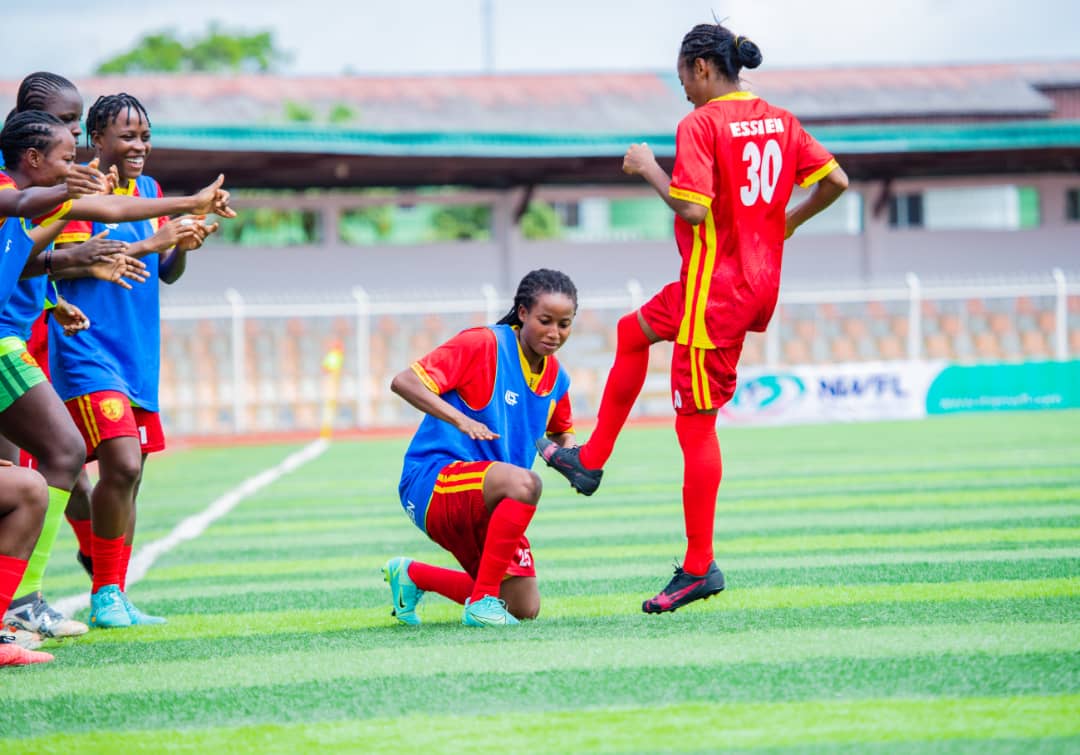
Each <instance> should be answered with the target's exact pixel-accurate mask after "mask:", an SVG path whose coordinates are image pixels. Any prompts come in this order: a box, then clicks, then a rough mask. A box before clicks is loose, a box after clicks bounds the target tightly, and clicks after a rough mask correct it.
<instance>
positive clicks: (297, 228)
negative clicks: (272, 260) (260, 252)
mask: <svg viewBox="0 0 1080 755" xmlns="http://www.w3.org/2000/svg"><path fill="white" fill-rule="evenodd" d="M319 227H320V219H319V213H318V212H316V211H314V210H282V209H276V208H272V207H240V208H237V210H236V219H234V220H230V221H229V222H228V223H222V224H221V231H220V233H219V234H218V236H219V240H220V241H221V242H224V243H227V244H237V245H239V246H273V247H280V246H305V245H310V244H317V243H319V239H320V232H319Z"/></svg>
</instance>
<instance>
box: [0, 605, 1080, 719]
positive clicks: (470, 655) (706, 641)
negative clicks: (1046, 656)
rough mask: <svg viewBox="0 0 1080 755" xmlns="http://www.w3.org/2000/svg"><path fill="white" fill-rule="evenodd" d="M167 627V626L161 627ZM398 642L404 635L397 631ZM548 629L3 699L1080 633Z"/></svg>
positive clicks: (263, 659) (933, 650)
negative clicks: (509, 664) (556, 636)
mask: <svg viewBox="0 0 1080 755" xmlns="http://www.w3.org/2000/svg"><path fill="white" fill-rule="evenodd" d="M159 634H164V632H161V633H159ZM397 637H398V638H399V641H400V639H401V635H400V633H399V634H398V635H397ZM541 638H542V629H541V630H537V628H536V626H535V625H533V626H531V627H528V628H527V629H525V631H516V633H515V634H511V633H509V632H506V633H501V634H499V635H495V636H492V638H491V639H492V640H493V641H488V642H483V643H472V644H470V645H469V648H468V652H467V653H465V652H462V648H461V647H460V646H459V645H456V644H442V645H437V646H427V647H426V648H425V651H424V652H422V653H421V652H402V650H401V648H400V647H396V646H393V645H391V646H381V645H380V646H378V647H374V648H361V649H357V650H356V651H354V652H342V651H341V649H340V648H333V649H328V650H327V649H321V648H320V649H314V650H308V651H302V650H298V651H290V652H286V653H259V654H253V655H248V654H240V655H232V656H229V657H221V658H210V659H196V660H183V661H167V662H158V663H155V664H153V669H154V673H153V674H146V673H144V666H143V664H142V663H134V664H125V663H116V664H109V665H107V666H105V667H96V668H84V667H79V668H68V669H65V668H63V666H62V664H58V665H55V666H47V667H45V668H43V669H42V670H41V676H40V678H38V679H37V680H36V683H35V684H33V685H12V688H11V689H0V700H3V699H7V700H10V701H12V703H15V702H16V701H23V702H26V701H29V700H47V699H48V698H49V697H51V696H53V695H58V694H67V693H79V692H86V693H92V692H93V691H94V690H98V689H108V690H110V692H113V693H126V692H133V693H134V692H154V691H159V690H174V691H175V690H185V689H186V690H196V689H215V688H222V687H257V686H260V685H262V684H265V683H266V682H267V673H268V670H269V669H272V670H273V671H272V673H273V681H274V683H276V684H282V683H301V682H307V681H316V680H320V679H321V680H327V681H329V680H331V679H335V678H339V677H340V678H346V677H363V678H372V679H374V678H378V677H382V676H396V675H408V676H428V675H435V674H440V673H466V672H472V673H476V674H481V675H482V674H484V673H485V672H486V671H487V670H488V669H492V668H501V667H502V666H503V665H505V663H506V660H507V659H508V658H513V668H514V670H515V672H517V673H529V672H536V671H547V670H553V669H579V670H580V669H596V670H606V669H617V668H633V667H655V668H668V667H672V666H703V665H715V666H723V665H726V664H732V663H793V662H799V661H805V660H809V659H813V658H864V659H865V658H900V657H919V656H927V655H940V654H946V653H966V654H971V653H979V654H987V655H993V656H1005V655H1018V654H1030V653H1070V652H1072V653H1075V652H1077V651H1080V636H1078V635H1077V633H1076V632H1074V631H1072V628H1071V626H1070V625H1069V624H1061V623H1030V624H1022V623H1013V624H999V623H994V622H989V623H975V624H931V625H913V626H900V627H898V626H875V627H867V628H862V627H856V628H844V627H840V628H813V629H768V630H754V631H749V632H700V631H698V632H693V631H691V632H687V633H686V634H684V635H681V636H680V638H679V643H680V645H682V646H683V647H686V648H693V652H692V653H686V654H672V653H671V652H670V646H671V638H670V637H659V638H654V637H644V638H643V637H621V638H612V637H610V636H608V634H607V632H605V631H604V630H603V628H602V627H595V628H594V629H593V632H592V634H586V633H583V634H582V636H581V637H579V638H575V639H571V640H559V641H548V640H544V639H541Z"/></svg>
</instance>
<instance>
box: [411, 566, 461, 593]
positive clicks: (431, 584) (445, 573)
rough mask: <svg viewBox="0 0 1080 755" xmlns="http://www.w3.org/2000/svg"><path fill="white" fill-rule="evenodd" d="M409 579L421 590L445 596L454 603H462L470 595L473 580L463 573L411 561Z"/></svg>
mask: <svg viewBox="0 0 1080 755" xmlns="http://www.w3.org/2000/svg"><path fill="white" fill-rule="evenodd" d="M409 579H411V580H412V581H413V582H415V583H416V586H417V587H419V588H420V589H421V590H425V591H427V590H430V591H432V592H437V593H439V595H445V596H446V597H448V598H450V600H452V601H454V602H455V603H464V602H465V599H466V598H467V597H469V595H470V594H471V593H472V586H473V578H472V577H470V576H469V575H468V574H466V573H465V572H463V571H457V570H455V569H444V568H442V567H441V566H432V565H431V564H423V563H420V562H419V561H413V562H412V563H411V564H409Z"/></svg>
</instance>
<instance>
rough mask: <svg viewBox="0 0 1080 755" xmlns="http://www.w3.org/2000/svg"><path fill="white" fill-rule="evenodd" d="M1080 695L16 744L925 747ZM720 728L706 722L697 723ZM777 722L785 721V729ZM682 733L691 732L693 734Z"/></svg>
mask: <svg viewBox="0 0 1080 755" xmlns="http://www.w3.org/2000/svg"><path fill="white" fill-rule="evenodd" d="M1078 708H1080V695H1045V696H1007V697H982V698H946V697H940V698H935V699H932V700H924V699H901V698H879V699H874V700H808V701H804V702H781V703H722V702H698V703H681V704H678V705H671V706H635V707H629V708H614V709H603V708H601V709H588V710H573V711H562V712H558V711H554V712H548V713H545V714H543V715H536V714H534V713H529V712H520V713H504V714H500V715H476V716H423V715H408V716H401V717H394V718H382V719H367V720H360V721H320V722H317V723H303V724H294V725H257V726H238V727H229V728H212V729H207V730H192V729H184V730H182V731H181V730H176V731H168V730H148V731H134V732H121V733H118V732H90V733H86V734H82V735H68V734H64V735H56V736H48V737H40V738H33V739H24V740H11V741H10V744H11V745H13V746H17V747H18V748H19V749H21V750H24V751H26V750H33V751H36V752H43V753H45V752H65V753H66V752H73V751H111V752H116V751H125V752H160V751H161V749H162V744H163V743H167V744H168V745H169V749H170V750H172V751H176V752H206V751H210V750H224V749H228V750H233V751H239V752H266V753H278V752H283V753H293V752H297V751H306V750H310V749H316V748H317V749H319V750H320V751H343V750H350V749H351V750H356V751H363V752H376V753H377V752H390V753H397V752H400V751H401V748H402V743H408V748H409V749H410V750H412V751H414V752H461V751H462V749H463V746H464V745H466V744H467V749H469V750H472V751H484V750H491V751H496V750H498V751H500V752H501V751H511V752H513V751H515V750H521V751H533V750H535V749H536V748H537V747H538V745H539V743H542V745H541V749H545V750H549V751H565V752H570V751H573V752H619V751H623V752H638V751H641V750H642V748H643V746H644V748H645V749H664V750H671V751H694V750H702V749H731V748H751V747H782V746H788V745H801V746H812V745H818V746H821V747H827V746H828V745H830V744H847V743H855V742H864V743H877V742H898V743H899V742H926V743H928V746H929V745H930V743H933V742H936V741H941V740H950V739H977V740H983V741H986V742H987V744H988V745H991V746H992V745H993V742H994V740H996V739H1016V738H1042V737H1047V736H1056V737H1071V736H1076V735H1078V734H1080V716H1077V715H1076V711H1077V709H1078ZM705 721H709V722H715V723H714V724H713V725H708V726H703V725H702V722H705ZM781 722H782V723H781ZM688 733H689V734H690V735H689V736H688Z"/></svg>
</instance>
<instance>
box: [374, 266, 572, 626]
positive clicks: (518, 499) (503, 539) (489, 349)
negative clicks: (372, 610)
mask: <svg viewBox="0 0 1080 755" xmlns="http://www.w3.org/2000/svg"><path fill="white" fill-rule="evenodd" d="M576 313H577V289H576V288H575V287H574V284H573V282H572V281H571V280H570V278H568V277H567V276H566V275H565V274H563V273H560V272H558V271H555V270H533V271H532V272H531V273H529V274H528V275H526V276H525V277H524V279H522V281H521V283H520V284H519V286H518V290H517V295H516V296H515V297H514V306H513V307H512V308H511V309H510V311H509V312H508V313H507V315H506V316H505V317H503V318H502V319H501V320H499V322H498V323H497V324H496V325H493V326H490V327H486V328H472V329H469V330H465V331H462V332H461V333H459V334H458V335H456V336H454V337H453V338H451V339H450V340H449V341H447V342H446V343H444V344H443V345H441V346H439V347H438V348H436V349H435V350H434V351H432V352H431V353H430V354H428V355H427V356H424V357H422V358H421V359H419V360H418V361H416V362H414V363H413V364H412V365H411V366H410V368H409V369H407V370H404V371H403V372H401V373H399V374H398V375H396V376H395V377H394V379H393V381H392V382H391V384H390V388H391V390H393V391H394V393H396V394H398V395H399V396H401V397H402V398H403V399H405V400H406V401H408V402H409V403H410V404H412V405H413V406H415V407H416V408H417V409H419V410H420V411H422V412H424V414H426V415H427V416H425V417H424V419H423V421H422V422H421V423H420V428H419V429H418V430H417V431H416V435H415V436H414V437H413V440H412V443H411V444H410V445H409V449H408V451H406V453H405V464H404V468H403V470H402V473H401V482H400V484H399V485H398V492H399V494H400V496H401V505H402V506H403V507H404V508H405V513H406V514H408V515H409V518H410V519H412V521H413V524H415V525H416V526H417V527H419V528H420V530H421V531H422V532H424V533H425V534H426V535H427V536H428V537H430V538H431V539H432V540H434V541H435V542H436V543H438V544H439V545H441V546H442V547H443V548H445V549H446V550H448V551H450V553H452V554H453V555H454V557H455V558H456V559H457V560H458V563H460V564H461V566H462V568H463V569H464V571H455V570H452V569H442V568H439V567H437V566H431V565H429V564H424V563H420V562H419V561H413V560H412V559H408V558H401V557H398V558H393V559H391V560H390V561H389V562H387V564H386V566H384V567H383V575H384V577H385V579H386V581H387V582H388V583H389V584H390V592H391V597H392V598H393V605H394V614H395V615H396V616H397V619H398V621H399V622H401V623H403V624H419V623H420V618H419V617H418V616H417V615H416V604H417V603H418V602H419V601H420V598H421V597H422V596H423V594H424V592H425V591H427V590H434V591H435V592H437V593H440V594H441V595H445V596H446V597H448V598H450V599H451V600H453V601H456V602H457V603H463V604H464V605H465V612H464V615H463V617H462V623H463V624H465V625H466V626H489V625H499V624H517V623H518V619H532V618H536V616H537V615H538V614H539V612H540V592H539V590H538V589H537V586H536V567H535V565H534V563H533V559H532V553H531V549H530V546H529V541H528V539H527V538H526V537H525V530H526V528H527V527H528V526H529V522H530V521H531V520H532V517H533V514H534V513H536V505H537V503H538V502H539V500H540V491H541V482H540V478H539V477H538V476H537V475H536V473H535V472H533V471H532V470H531V467H532V463H533V459H535V458H536V456H535V455H536V449H535V447H534V445H533V438H535V437H537V436H539V435H541V434H546V436H547V437H549V438H551V439H552V442H554V443H556V444H558V445H560V446H562V445H568V444H570V443H572V442H573V438H574V434H573V419H572V416H571V411H570V398H569V394H568V390H569V387H570V379H569V377H568V376H567V375H566V373H565V372H564V371H563V369H562V367H561V366H560V365H559V363H558V361H557V360H556V359H555V352H556V351H558V350H559V349H560V348H561V347H562V345H563V344H564V343H566V339H567V338H569V337H570V328H571V326H572V325H573V322H574V315H575V314H576Z"/></svg>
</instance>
